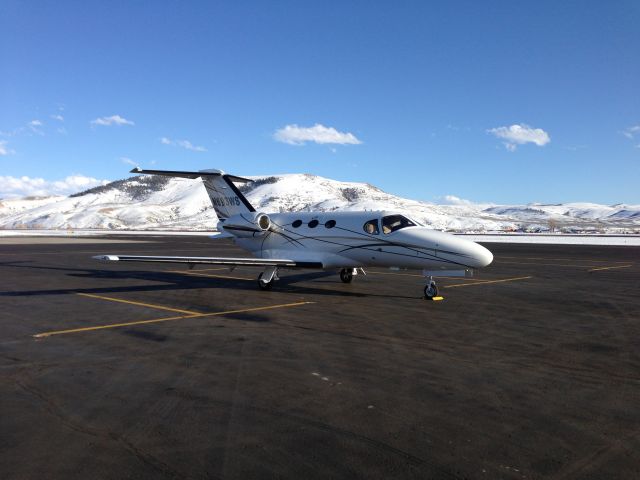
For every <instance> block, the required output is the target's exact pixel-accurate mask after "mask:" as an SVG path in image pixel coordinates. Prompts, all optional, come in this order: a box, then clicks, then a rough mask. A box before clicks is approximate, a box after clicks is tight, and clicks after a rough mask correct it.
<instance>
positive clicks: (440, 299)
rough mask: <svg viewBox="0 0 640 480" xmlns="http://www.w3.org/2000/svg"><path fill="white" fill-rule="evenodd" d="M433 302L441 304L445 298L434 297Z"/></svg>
mask: <svg viewBox="0 0 640 480" xmlns="http://www.w3.org/2000/svg"><path fill="white" fill-rule="evenodd" d="M431 300H433V301H434V302H440V301H442V300H444V297H433V298H432V299H431Z"/></svg>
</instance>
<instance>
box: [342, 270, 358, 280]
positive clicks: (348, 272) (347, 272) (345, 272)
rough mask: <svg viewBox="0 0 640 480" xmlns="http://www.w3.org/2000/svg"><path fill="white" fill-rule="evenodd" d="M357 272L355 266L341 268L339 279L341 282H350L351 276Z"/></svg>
mask: <svg viewBox="0 0 640 480" xmlns="http://www.w3.org/2000/svg"><path fill="white" fill-rule="evenodd" d="M357 273H358V272H357V271H356V269H355V268H343V269H342V270H340V280H342V283H351V281H352V280H353V276H354V275H357Z"/></svg>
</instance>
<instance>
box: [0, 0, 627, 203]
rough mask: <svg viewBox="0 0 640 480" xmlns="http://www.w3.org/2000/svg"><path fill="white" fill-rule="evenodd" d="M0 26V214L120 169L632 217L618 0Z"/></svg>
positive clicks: (61, 16) (150, 13)
mask: <svg viewBox="0 0 640 480" xmlns="http://www.w3.org/2000/svg"><path fill="white" fill-rule="evenodd" d="M0 11H1V13H0V61H1V65H2V69H1V70H0V166H1V168H0V196H2V195H3V194H4V196H7V195H10V194H11V193H12V192H15V191H18V190H19V188H22V187H21V185H22V184H31V183H33V182H36V183H37V179H41V184H42V185H44V186H45V187H51V188H54V187H52V185H54V183H52V182H54V181H63V183H64V179H66V178H67V177H70V176H73V175H75V176H76V177H73V178H76V181H75V182H76V183H78V184H82V182H83V181H84V180H82V179H83V178H84V177H91V178H94V179H99V180H104V179H107V180H113V179H119V178H123V177H126V176H128V173H127V172H128V170H129V169H130V168H131V165H129V164H128V163H134V164H137V165H140V166H141V167H147V168H165V169H204V168H222V169H224V170H225V171H228V172H231V173H234V174H238V175H260V174H272V173H294V172H306V173H313V174H318V175H323V176H327V177H331V178H335V179H339V180H350V181H362V182H368V183H371V184H374V185H376V186H378V187H380V188H382V189H384V190H386V191H388V192H391V193H394V194H398V195H402V196H405V197H409V198H415V199H419V200H427V201H436V202H438V201H444V200H443V199H444V198H445V197H446V196H447V195H454V196H457V197H460V198H464V199H469V200H472V201H474V202H494V203H528V202H549V203H555V202H568V201H591V202H597V203H606V204H613V203H618V202H623V203H631V204H633V203H635V204H638V203H640V188H639V187H638V185H639V184H640V182H639V180H640V87H639V85H640V55H638V45H640V28H638V25H640V3H639V2H637V1H635V0H627V1H625V0H621V1H617V2H600V1H598V2H596V1H573V2H572V1H563V2H557V1H539V2H534V3H531V2H513V1H496V2H477V1H468V2H457V1H442V2H426V1H417V2H409V1H407V2H382V1H380V2H371V1H353V2H349V1H346V2H345V1H340V2H304V1H297V2H293V1H291V2H285V1H274V2H258V1H256V2H244V1H234V2H231V1H230V2H195V1H194V2H183V1H165V2H141V1H140V2H134V1H122V2H92V1H77V2H69V1H59V2H37V1H31V2H24V1H6V0H2V1H1V2H0ZM128 122H129V123H128ZM287 127H288V128H287ZM636 127H637V128H636ZM278 132H279V133H278ZM22 177H25V178H22ZM20 179H22V180H20ZM69 182H70V183H71V184H72V185H71V186H70V187H69V188H73V184H74V180H70V181H69ZM60 188H63V187H60ZM65 188H66V187H65ZM76 188H79V187H76ZM12 189H13V190H12ZM25 191H27V190H25Z"/></svg>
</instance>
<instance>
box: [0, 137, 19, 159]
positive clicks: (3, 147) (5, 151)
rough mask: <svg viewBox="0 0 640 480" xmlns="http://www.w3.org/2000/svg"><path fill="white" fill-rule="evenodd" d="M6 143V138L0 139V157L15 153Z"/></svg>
mask: <svg viewBox="0 0 640 480" xmlns="http://www.w3.org/2000/svg"><path fill="white" fill-rule="evenodd" d="M8 143H9V142H7V141H6V140H0V157H3V156H5V155H11V154H13V153H16V152H15V151H14V150H11V149H10V148H8V147H7V144H8Z"/></svg>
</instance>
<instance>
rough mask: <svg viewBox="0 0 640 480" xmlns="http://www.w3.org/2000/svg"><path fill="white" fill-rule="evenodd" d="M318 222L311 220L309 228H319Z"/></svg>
mask: <svg viewBox="0 0 640 480" xmlns="http://www.w3.org/2000/svg"><path fill="white" fill-rule="evenodd" d="M318 223H319V222H318V220H311V221H310V222H309V228H316V227H317V226H318Z"/></svg>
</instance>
